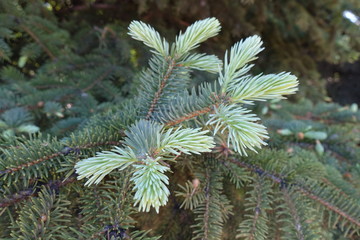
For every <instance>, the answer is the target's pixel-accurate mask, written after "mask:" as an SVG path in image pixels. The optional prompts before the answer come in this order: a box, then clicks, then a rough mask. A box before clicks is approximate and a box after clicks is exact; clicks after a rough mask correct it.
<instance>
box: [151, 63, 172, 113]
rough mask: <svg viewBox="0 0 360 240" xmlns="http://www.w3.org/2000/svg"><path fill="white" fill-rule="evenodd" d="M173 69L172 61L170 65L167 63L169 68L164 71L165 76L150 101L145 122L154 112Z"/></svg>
mask: <svg viewBox="0 0 360 240" xmlns="http://www.w3.org/2000/svg"><path fill="white" fill-rule="evenodd" d="M174 67H175V61H174V60H170V63H169V66H168V69H167V71H166V74H165V76H164V77H163V79H162V81H161V83H160V87H159V89H158V90H157V92H156V93H155V96H154V99H153V100H152V102H151V105H150V108H149V111H148V113H147V115H146V118H145V119H146V120H149V119H150V117H151V115H152V114H153V112H154V110H155V107H156V105H157V103H158V102H159V99H160V97H161V94H162V92H163V90H164V88H165V86H166V83H167V81H168V79H169V77H170V75H171V73H172V71H173V70H174Z"/></svg>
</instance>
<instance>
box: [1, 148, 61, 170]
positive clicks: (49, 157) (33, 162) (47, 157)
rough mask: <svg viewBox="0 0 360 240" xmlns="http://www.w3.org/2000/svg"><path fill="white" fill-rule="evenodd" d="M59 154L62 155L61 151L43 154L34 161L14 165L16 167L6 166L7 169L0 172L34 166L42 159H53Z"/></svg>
mask: <svg viewBox="0 0 360 240" xmlns="http://www.w3.org/2000/svg"><path fill="white" fill-rule="evenodd" d="M60 155H62V153H61V152H56V153H53V154H50V155H47V156H44V157H42V158H39V159H36V160H34V161H30V162H27V163H24V164H21V165H19V166H16V167H11V168H7V169H5V170H2V171H0V174H1V175H2V174H10V173H14V172H17V171H20V170H23V169H24V168H28V167H31V166H34V165H36V164H39V163H42V162H44V161H48V160H51V159H54V158H56V157H58V156H60Z"/></svg>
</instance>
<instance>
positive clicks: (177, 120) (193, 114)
mask: <svg viewBox="0 0 360 240" xmlns="http://www.w3.org/2000/svg"><path fill="white" fill-rule="evenodd" d="M212 109H213V108H212V107H205V108H203V109H201V110H198V111H195V112H191V113H189V114H187V115H185V116H183V117H181V118H178V119H176V120H173V121H170V122H167V123H166V126H174V125H176V124H179V123H182V122H184V121H187V120H190V119H192V118H194V117H197V116H199V115H202V114H205V113H208V112H211V110H212Z"/></svg>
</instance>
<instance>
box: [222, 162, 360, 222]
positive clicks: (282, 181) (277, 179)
mask: <svg viewBox="0 0 360 240" xmlns="http://www.w3.org/2000/svg"><path fill="white" fill-rule="evenodd" d="M228 161H230V162H232V163H234V164H236V165H238V166H241V167H245V168H246V169H248V170H250V171H252V172H255V173H257V174H258V175H260V176H266V177H268V178H270V179H271V180H273V181H274V182H276V183H278V184H280V187H282V188H283V187H285V188H286V187H287V186H288V184H289V183H288V181H287V180H286V179H284V178H282V177H279V176H278V175H277V174H273V173H270V172H268V171H266V170H264V169H262V168H261V167H259V166H256V165H253V164H248V163H246V162H243V161H238V160H235V159H231V158H229V159H228ZM291 186H295V187H296V189H297V190H299V191H300V192H301V193H302V194H304V195H305V196H307V197H308V198H310V199H312V200H315V201H316V202H318V203H320V204H321V205H323V206H324V207H326V208H327V209H329V210H331V211H333V212H335V213H336V214H338V215H340V216H342V217H343V218H345V219H346V220H347V221H349V222H351V223H352V224H354V225H356V226H357V227H359V228H360V221H359V220H356V219H355V218H353V217H352V216H350V215H349V214H348V213H346V212H344V211H343V210H341V209H339V208H338V207H336V206H334V205H333V204H331V203H330V202H328V201H326V200H325V199H323V198H321V197H319V196H317V195H316V194H314V193H312V192H311V191H309V190H307V189H306V187H304V186H302V184H300V183H297V182H295V183H292V184H291Z"/></svg>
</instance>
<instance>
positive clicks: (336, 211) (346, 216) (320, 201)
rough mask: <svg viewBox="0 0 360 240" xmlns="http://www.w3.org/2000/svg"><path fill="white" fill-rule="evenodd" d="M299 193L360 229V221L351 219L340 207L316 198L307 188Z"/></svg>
mask: <svg viewBox="0 0 360 240" xmlns="http://www.w3.org/2000/svg"><path fill="white" fill-rule="evenodd" d="M299 191H300V192H301V193H302V194H304V195H305V196H307V197H309V198H311V199H312V200H315V201H317V202H318V203H320V204H321V205H323V206H325V207H326V208H328V209H330V210H331V211H333V212H335V213H336V214H339V215H340V216H342V217H343V218H345V219H347V220H348V221H349V222H351V223H353V224H354V225H356V226H357V227H359V228H360V219H355V218H353V217H351V216H350V215H349V214H347V213H346V212H343V211H342V210H341V209H339V208H338V207H336V206H334V205H332V204H331V203H329V202H327V201H326V200H324V199H322V198H320V197H318V196H316V195H315V194H313V193H311V192H310V191H308V190H306V189H305V188H302V187H299Z"/></svg>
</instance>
